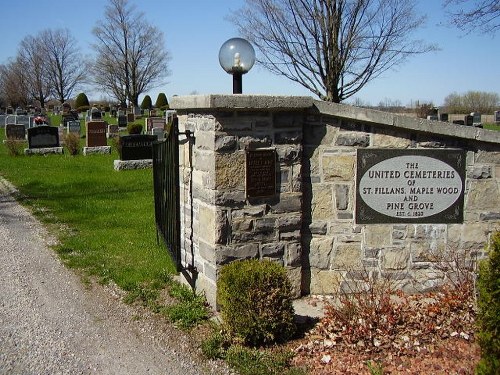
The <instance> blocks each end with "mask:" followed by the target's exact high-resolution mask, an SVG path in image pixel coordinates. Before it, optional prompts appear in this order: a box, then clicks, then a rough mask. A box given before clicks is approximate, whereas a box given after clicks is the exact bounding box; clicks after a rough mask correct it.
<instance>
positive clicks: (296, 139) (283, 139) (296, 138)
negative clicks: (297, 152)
mask: <svg viewBox="0 0 500 375" xmlns="http://www.w3.org/2000/svg"><path fill="white" fill-rule="evenodd" d="M301 141H302V132H301V131H291V132H290V131H284V132H277V133H276V134H275V135H274V142H275V143H276V144H278V145H283V144H300V143H301Z"/></svg>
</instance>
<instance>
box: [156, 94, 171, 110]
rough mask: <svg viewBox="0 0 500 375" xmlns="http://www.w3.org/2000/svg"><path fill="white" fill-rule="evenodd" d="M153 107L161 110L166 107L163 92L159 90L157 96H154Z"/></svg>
mask: <svg viewBox="0 0 500 375" xmlns="http://www.w3.org/2000/svg"><path fill="white" fill-rule="evenodd" d="M155 108H157V109H161V110H162V111H164V110H165V109H168V100H167V96H166V95H165V93H163V92H160V93H159V94H158V98H156V103H155Z"/></svg>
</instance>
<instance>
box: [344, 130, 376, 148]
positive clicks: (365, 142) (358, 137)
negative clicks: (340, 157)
mask: <svg viewBox="0 0 500 375" xmlns="http://www.w3.org/2000/svg"><path fill="white" fill-rule="evenodd" d="M335 145H336V146H349V147H368V146H369V145H370V136H369V135H368V134H359V133H340V134H339V135H338V137H337V140H336V141H335Z"/></svg>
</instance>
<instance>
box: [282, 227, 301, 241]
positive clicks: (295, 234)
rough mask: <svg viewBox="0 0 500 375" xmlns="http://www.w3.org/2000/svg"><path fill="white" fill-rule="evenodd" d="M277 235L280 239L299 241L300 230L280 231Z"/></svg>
mask: <svg viewBox="0 0 500 375" xmlns="http://www.w3.org/2000/svg"><path fill="white" fill-rule="evenodd" d="M279 237H280V241H300V238H301V235H300V230H294V231H292V232H280V236H279Z"/></svg>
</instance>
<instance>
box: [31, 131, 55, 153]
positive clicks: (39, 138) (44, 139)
mask: <svg viewBox="0 0 500 375" xmlns="http://www.w3.org/2000/svg"><path fill="white" fill-rule="evenodd" d="M28 147H29V148H51V147H59V130H58V128H56V127H54V126H35V127H33V128H29V129H28Z"/></svg>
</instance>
